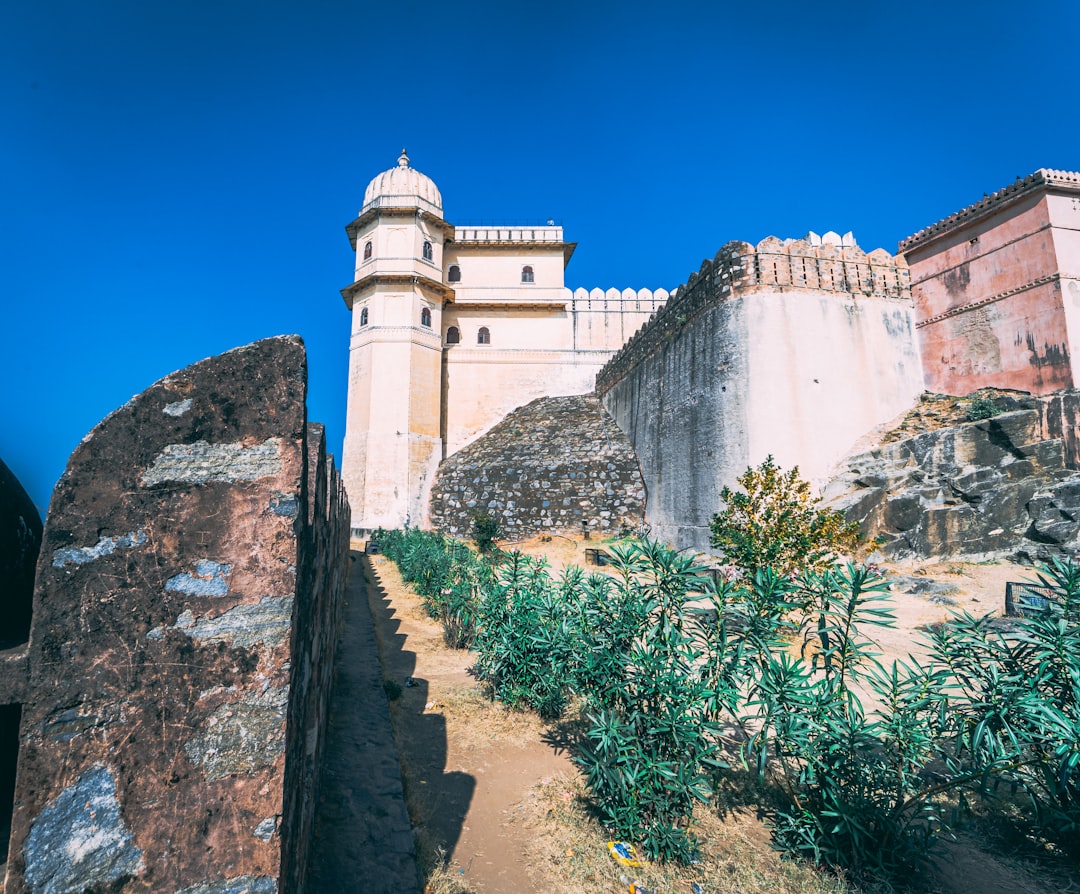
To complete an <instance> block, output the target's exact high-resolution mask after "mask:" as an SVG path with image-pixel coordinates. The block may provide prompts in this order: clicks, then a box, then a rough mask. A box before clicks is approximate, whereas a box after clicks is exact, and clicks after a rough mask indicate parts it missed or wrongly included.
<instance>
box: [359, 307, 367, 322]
mask: <svg viewBox="0 0 1080 894" xmlns="http://www.w3.org/2000/svg"><path fill="white" fill-rule="evenodd" d="M360 325H361V326H366V325H367V308H366V307H365V308H362V309H361V310H360Z"/></svg>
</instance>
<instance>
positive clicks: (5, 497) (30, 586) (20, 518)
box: [0, 460, 41, 649]
mask: <svg viewBox="0 0 1080 894" xmlns="http://www.w3.org/2000/svg"><path fill="white" fill-rule="evenodd" d="M40 548H41V516H40V515H39V514H38V511H37V508H36V507H35V506H34V503H33V501H32V500H31V499H30V495H29V494H27V492H26V491H25V489H24V488H23V486H22V484H21V483H20V482H19V479H18V478H16V477H15V475H14V474H13V473H12V472H11V470H10V469H9V468H8V467H7V466H6V465H5V464H4V462H3V461H2V460H0V649H5V648H9V647H11V646H13V645H16V644H18V643H24V642H26V640H27V637H28V636H29V635H30V613H31V606H32V604H33V595H34V568H35V567H36V566H37V557H38V550H39V549H40Z"/></svg>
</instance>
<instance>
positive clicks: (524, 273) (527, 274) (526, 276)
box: [521, 265, 533, 282]
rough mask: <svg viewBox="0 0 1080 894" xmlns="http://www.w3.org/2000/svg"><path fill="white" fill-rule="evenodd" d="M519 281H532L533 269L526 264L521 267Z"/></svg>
mask: <svg viewBox="0 0 1080 894" xmlns="http://www.w3.org/2000/svg"><path fill="white" fill-rule="evenodd" d="M521 281H522V282H532V281H533V269H532V267H529V266H528V265H526V266H524V267H522V268H521Z"/></svg>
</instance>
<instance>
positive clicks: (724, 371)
mask: <svg viewBox="0 0 1080 894" xmlns="http://www.w3.org/2000/svg"><path fill="white" fill-rule="evenodd" d="M596 388H597V392H598V393H599V395H600V397H601V399H602V401H603V404H604V407H605V408H606V409H607V410H608V411H609V412H610V413H611V414H612V416H613V417H614V418H615V420H616V422H617V423H618V425H619V427H620V428H621V429H622V430H623V431H625V432H626V433H627V435H628V436H629V437H630V441H631V443H632V444H633V446H634V449H635V450H636V452H637V455H638V458H639V460H640V463H641V471H642V475H643V477H644V479H645V484H646V487H647V489H648V494H649V503H648V520H649V522H650V524H651V525H652V529H653V532H654V534H656V535H658V536H659V537H661V538H663V539H665V540H667V541H669V542H671V543H673V544H675V545H676V546H678V547H680V548H681V547H686V546H694V547H698V548H703V547H705V546H707V544H708V539H709V530H708V524H709V520H710V519H711V517H712V515H713V513H715V512H717V511H718V510H719V508H720V492H721V490H722V489H723V487H724V485H732V484H734V483H735V480H736V478H737V477H738V476H739V475H740V474H741V473H742V472H743V471H745V469H746V468H747V466H750V465H756V464H758V463H760V462H761V461H762V460H764V459H765V457H766V456H767V455H769V454H772V455H773V456H774V457H775V458H776V460H777V462H778V463H779V464H780V465H781V466H784V467H788V468H789V467H791V466H796V465H797V466H799V468H800V470H801V472H802V474H803V476H804V477H806V478H808V479H810V480H811V481H813V482H815V483H823V482H824V480H826V478H827V476H828V473H829V471H830V470H831V468H832V467H833V465H834V464H835V463H837V462H838V461H839V460H840V459H841V458H842V457H843V456H844V455H845V454H846V453H847V452H848V451H849V450H850V448H851V446H852V445H853V444H854V443H855V442H856V441H857V440H858V439H859V438H860V437H861V436H863V435H864V434H865V433H866V432H867V431H869V430H870V429H872V428H874V427H875V426H877V425H880V424H881V423H883V422H886V421H888V420H890V419H892V418H893V417H895V416H896V415H898V414H899V413H901V412H903V411H904V410H905V409H907V408H908V407H909V406H910V405H911V404H912V403H913V402H914V401H915V399H916V398H917V396H918V395H919V393H920V392H921V391H922V369H921V363H920V360H919V355H918V350H917V348H916V344H915V337H914V324H913V306H912V303H911V296H910V290H909V288H908V280H907V270H906V268H905V267H904V264H903V262H902V260H898V259H894V258H892V257H891V256H890V255H888V253H886V252H884V251H881V250H880V249H879V250H877V251H874V252H871V253H869V254H867V253H865V252H863V251H862V250H861V249H859V248H858V247H857V246H854V245H853V244H848V245H842V246H841V245H811V244H809V243H808V242H804V241H801V240H796V241H788V242H781V241H780V240H779V239H773V238H770V239H766V240H763V241H762V242H761V243H759V244H758V245H757V246H752V245H749V244H748V243H745V242H730V243H728V244H727V245H725V246H724V247H723V248H722V249H721V250H720V251H719V252H718V253H717V255H716V257H715V258H714V259H713V260H711V261H706V262H705V263H704V264H703V265H702V267H701V270H700V271H699V272H698V273H697V274H695V275H694V276H692V277H691V278H690V280H689V281H688V282H687V283H686V285H685V286H683V287H682V288H680V289H679V290H678V291H677V292H676V294H675V295H674V296H673V297H672V298H671V299H670V300H669V302H668V304H667V306H666V307H665V308H664V309H663V310H662V311H660V312H659V313H657V314H656V315H655V317H654V319H653V320H652V321H651V322H650V323H649V324H648V325H647V326H645V327H644V328H643V329H642V330H641V331H640V332H639V333H638V334H637V335H635V336H634V337H633V338H632V339H631V340H630V341H629V342H628V343H627V345H626V347H624V348H623V350H622V351H620V352H619V353H618V354H617V355H616V356H615V357H614V358H613V359H612V361H611V362H610V363H609V364H608V365H607V366H606V367H605V368H604V369H603V370H602V371H601V373H600V374H599V375H598V376H597V380H596Z"/></svg>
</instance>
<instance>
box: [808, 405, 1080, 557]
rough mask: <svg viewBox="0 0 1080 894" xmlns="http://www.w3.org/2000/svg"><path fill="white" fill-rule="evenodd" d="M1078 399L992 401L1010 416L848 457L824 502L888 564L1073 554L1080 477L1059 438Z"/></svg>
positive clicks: (1079, 546) (1079, 532)
mask: <svg viewBox="0 0 1080 894" xmlns="http://www.w3.org/2000/svg"><path fill="white" fill-rule="evenodd" d="M1076 396H1077V395H1076V393H1075V392H1072V393H1071V396H1070V395H1060V396H1058V397H1059V399H1058V400H1054V399H1049V400H1047V399H1042V400H1040V399H1036V398H1030V397H1023V396H1020V397H1013V398H1000V397H999V398H998V402H999V405H1002V406H1003V407H1004V408H1006V409H1008V410H1009V412H1005V413H1002V414H1001V415H999V416H994V417H992V418H990V419H984V420H981V421H978V422H967V423H964V424H961V425H953V426H948V427H944V428H940V429H938V430H936V431H928V432H924V433H922V434H919V435H917V436H915V437H910V438H906V439H904V440H901V441H896V442H893V443H890V444H885V445H883V446H881V447H878V448H876V449H874V450H870V451H867V452H865V453H861V454H859V455H857V456H853V457H850V458H849V459H847V460H846V461H845V463H844V471H843V472H842V473H841V474H840V475H838V476H837V477H836V478H835V479H834V480H832V481H831V482H829V484H828V485H827V486H826V488H825V490H824V497H825V499H826V501H827V502H828V503H829V505H830V506H832V508H834V509H840V510H843V511H844V513H845V514H846V516H847V518H848V520H849V521H855V522H858V523H859V526H860V528H861V531H862V533H863V536H864V537H866V538H867V539H868V540H870V541H874V542H876V543H877V545H878V546H879V547H880V549H881V551H882V552H883V553H884V554H885V555H886V556H887V557H889V558H903V557H908V556H920V557H930V556H934V557H948V556H953V557H956V556H965V557H980V556H982V557H991V556H1003V555H1015V556H1017V557H1019V558H1022V559H1035V558H1038V559H1045V558H1047V557H1049V556H1051V555H1062V554H1075V553H1076V552H1077V551H1078V550H1080V471H1075V465H1074V464H1073V463H1072V462H1071V461H1070V457H1069V456H1068V453H1067V451H1066V442H1065V441H1064V440H1063V439H1062V437H1061V436H1060V432H1061V430H1062V429H1063V428H1064V429H1066V430H1069V431H1072V429H1074V428H1075V425H1076V419H1075V416H1074V417H1073V419H1072V422H1071V424H1070V423H1069V422H1068V421H1067V420H1066V418H1065V416H1063V415H1062V412H1061V410H1062V407H1065V408H1067V407H1068V406H1070V405H1072V404H1073V403H1074V401H1075V398H1076ZM1048 429H1050V430H1054V429H1056V430H1057V431H1058V433H1059V436H1058V437H1047V430H1048ZM1070 466H1072V468H1070Z"/></svg>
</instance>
